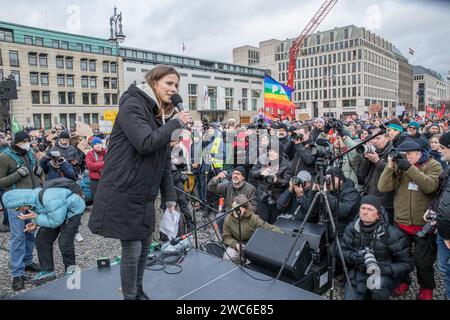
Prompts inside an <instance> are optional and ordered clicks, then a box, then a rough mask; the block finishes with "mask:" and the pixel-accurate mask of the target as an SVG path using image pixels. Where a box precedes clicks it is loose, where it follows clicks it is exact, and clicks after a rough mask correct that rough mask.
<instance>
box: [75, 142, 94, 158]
mask: <svg viewBox="0 0 450 320" xmlns="http://www.w3.org/2000/svg"><path fill="white" fill-rule="evenodd" d="M77 148H78V149H80V150H81V151H82V152H83V153H84V154H88V153H89V151H91V150H92V147H91V145H90V144H89V143H88V142H87V141H86V139H83V140H81V142H80V143H79V144H78V145H77Z"/></svg>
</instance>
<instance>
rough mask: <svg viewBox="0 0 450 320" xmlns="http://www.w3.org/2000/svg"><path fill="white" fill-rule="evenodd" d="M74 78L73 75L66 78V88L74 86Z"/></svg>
mask: <svg viewBox="0 0 450 320" xmlns="http://www.w3.org/2000/svg"><path fill="white" fill-rule="evenodd" d="M74 82H75V81H74V76H73V75H68V76H67V86H68V87H73V86H74V85H75V83H74Z"/></svg>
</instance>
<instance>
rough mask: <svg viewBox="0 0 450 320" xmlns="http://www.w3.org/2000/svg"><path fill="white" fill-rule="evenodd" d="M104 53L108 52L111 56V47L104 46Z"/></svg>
mask: <svg viewBox="0 0 450 320" xmlns="http://www.w3.org/2000/svg"><path fill="white" fill-rule="evenodd" d="M105 54H109V55H110V56H112V49H111V48H109V47H106V48H105Z"/></svg>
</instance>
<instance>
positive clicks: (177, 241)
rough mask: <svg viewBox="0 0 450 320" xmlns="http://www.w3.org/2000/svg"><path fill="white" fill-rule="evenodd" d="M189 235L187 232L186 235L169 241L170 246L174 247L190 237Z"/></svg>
mask: <svg viewBox="0 0 450 320" xmlns="http://www.w3.org/2000/svg"><path fill="white" fill-rule="evenodd" d="M191 235H192V233H191V232H189V233H188V234H185V235H182V236H181V237H178V238H174V239H172V240H170V244H171V245H172V246H176V245H177V244H179V243H180V241H182V240H184V239H187V238H188V237H189V236H191Z"/></svg>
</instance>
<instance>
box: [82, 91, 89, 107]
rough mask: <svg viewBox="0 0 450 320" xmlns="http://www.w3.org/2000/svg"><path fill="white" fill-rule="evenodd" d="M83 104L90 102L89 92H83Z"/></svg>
mask: <svg viewBox="0 0 450 320" xmlns="http://www.w3.org/2000/svg"><path fill="white" fill-rule="evenodd" d="M83 104H86V105H88V104H89V93H83Z"/></svg>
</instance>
